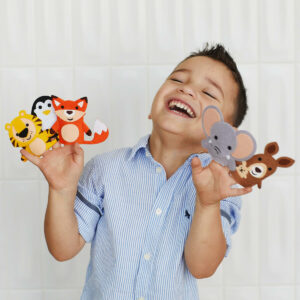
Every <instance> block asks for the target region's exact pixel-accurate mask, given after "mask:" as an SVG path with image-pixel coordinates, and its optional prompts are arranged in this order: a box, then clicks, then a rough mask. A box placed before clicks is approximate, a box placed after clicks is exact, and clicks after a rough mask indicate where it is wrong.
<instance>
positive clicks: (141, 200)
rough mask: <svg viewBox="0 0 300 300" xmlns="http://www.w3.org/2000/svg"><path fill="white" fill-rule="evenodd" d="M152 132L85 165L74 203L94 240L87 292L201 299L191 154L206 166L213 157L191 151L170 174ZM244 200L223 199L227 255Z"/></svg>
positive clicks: (105, 299)
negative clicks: (189, 241) (191, 265)
mask: <svg viewBox="0 0 300 300" xmlns="http://www.w3.org/2000/svg"><path fill="white" fill-rule="evenodd" d="M148 139H149V135H147V136H145V137H143V138H141V139H140V140H139V142H138V143H137V144H136V145H135V146H134V147H132V148H122V149H118V150H115V151H112V152H108V153H104V154H101V155H98V156H95V157H94V158H93V159H91V160H90V161H89V162H88V163H87V164H86V166H85V168H84V171H83V174H82V176H81V178H80V181H79V184H78V192H77V197H76V200H75V207H74V210H75V214H76V217H77V220H78V226H79V232H80V234H81V235H82V237H83V238H84V240H85V241H86V242H91V258H90V262H89V266H88V269H87V274H86V282H85V286H84V289H83V293H82V296H81V300H96V299H97V300H98V299H99V300H100V299H101V300H117V299H118V300H175V299H176V300H187V299H188V300H196V299H197V300H198V291H197V280H196V278H194V277H193V276H192V275H191V273H190V272H189V270H188V268H187V266H186V264H185V261H184V256H183V250H184V245H185V241H186V238H187V236H188V233H189V229H190V226H191V222H192V218H193V213H194V207H195V199H196V191H195V187H194V185H193V181H192V173H191V160H192V158H193V157H195V156H198V157H199V158H200V160H201V163H202V165H203V166H204V167H205V166H207V165H208V164H209V163H210V161H211V157H210V155H209V154H207V153H201V154H192V155H191V156H190V157H189V158H188V159H187V160H186V161H185V163H184V164H183V165H181V166H180V167H179V168H178V169H177V171H176V172H175V173H174V174H173V175H172V176H171V177H170V178H169V179H168V180H166V174H165V170H164V168H163V166H162V165H161V164H159V163H158V162H156V161H155V160H154V159H153V157H152V156H151V153H150V151H149V145H148ZM240 207H241V201H240V197H231V198H226V199H224V200H222V201H221V202H220V209H221V221H222V228H223V232H224V235H225V238H226V242H227V251H226V255H225V256H227V255H228V252H229V250H230V247H231V234H232V233H234V232H235V231H236V230H237V227H238V224H239V220H240Z"/></svg>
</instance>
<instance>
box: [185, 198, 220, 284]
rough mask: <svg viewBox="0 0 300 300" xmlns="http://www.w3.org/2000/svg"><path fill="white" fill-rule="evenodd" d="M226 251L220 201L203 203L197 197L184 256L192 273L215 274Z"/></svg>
mask: <svg viewBox="0 0 300 300" xmlns="http://www.w3.org/2000/svg"><path fill="white" fill-rule="evenodd" d="M225 252H226V239H225V237H224V234H223V229H222V223H221V215H220V202H218V203H216V204H211V205H202V204H201V202H200V201H199V199H198V197H197V199H196V205H195V211H194V216H193V220H192V224H191V228H190V231H189V234H188V238H187V240H186V243H185V248H184V258H185V262H186V265H187V267H188V269H189V271H190V272H191V274H192V275H193V276H194V277H196V278H198V279H199V278H205V277H209V276H211V275H213V274H214V272H215V271H216V269H217V268H218V266H219V264H220V263H221V261H222V260H223V257H224V255H225Z"/></svg>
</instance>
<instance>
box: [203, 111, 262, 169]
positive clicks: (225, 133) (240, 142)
mask: <svg viewBox="0 0 300 300" xmlns="http://www.w3.org/2000/svg"><path fill="white" fill-rule="evenodd" d="M202 128H203V131H204V133H205V135H206V139H203V140H202V143H201V145H202V147H204V148H206V149H207V150H208V152H209V154H210V155H211V156H212V159H213V160H215V161H216V162H218V163H219V164H221V165H222V166H225V167H228V168H229V169H230V170H231V171H234V170H235V167H236V161H243V160H247V159H249V158H251V157H252V156H253V155H254V153H255V150H256V142H255V139H254V137H253V136H252V135H251V134H250V133H249V132H248V131H246V130H235V129H234V128H233V127H232V126H231V125H230V124H229V123H226V122H224V118H223V115H222V112H221V111H220V110H219V109H218V108H217V107H216V106H213V105H209V106H207V107H206V108H205V109H204V110H203V113H202Z"/></svg>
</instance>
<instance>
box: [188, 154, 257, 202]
mask: <svg viewBox="0 0 300 300" xmlns="http://www.w3.org/2000/svg"><path fill="white" fill-rule="evenodd" d="M192 177H193V182H194V186H195V188H196V191H197V198H198V199H199V201H200V203H201V204H203V205H211V204H217V203H218V202H219V201H220V200H222V199H224V198H227V197H230V196H240V195H245V194H247V193H249V192H251V191H252V188H251V187H249V188H231V186H232V185H233V184H236V181H235V180H234V179H233V178H232V177H231V176H230V174H229V169H228V168H227V167H223V166H221V165H220V164H218V163H216V162H215V161H212V162H211V163H210V164H209V165H208V166H207V167H205V168H202V165H201V162H200V160H199V158H198V157H194V158H193V159H192Z"/></svg>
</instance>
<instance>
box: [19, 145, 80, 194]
mask: <svg viewBox="0 0 300 300" xmlns="http://www.w3.org/2000/svg"><path fill="white" fill-rule="evenodd" d="M20 152H21V154H22V155H24V156H25V157H26V158H27V159H28V160H29V161H31V162H32V163H33V164H35V165H36V166H38V167H39V169H40V170H41V171H42V173H43V174H44V176H45V178H46V180H47V181H48V183H49V188H51V189H53V190H56V191H74V190H76V189H77V183H78V180H79V177H80V174H81V171H82V169H83V165H84V152H83V149H82V148H81V147H80V146H79V144H73V145H65V146H64V147H62V146H61V144H60V143H59V142H57V143H56V144H55V145H53V147H52V150H48V151H46V152H45V153H44V154H43V157H42V158H40V157H37V156H34V155H32V154H30V153H28V152H27V151H25V150H24V149H22V150H21V151H20Z"/></svg>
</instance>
